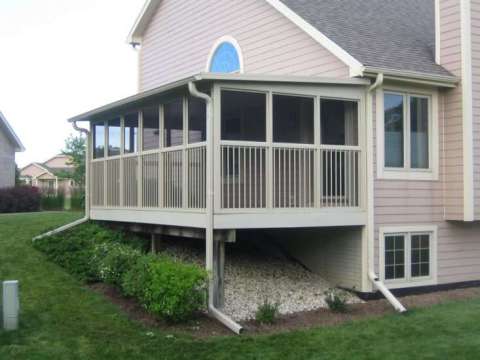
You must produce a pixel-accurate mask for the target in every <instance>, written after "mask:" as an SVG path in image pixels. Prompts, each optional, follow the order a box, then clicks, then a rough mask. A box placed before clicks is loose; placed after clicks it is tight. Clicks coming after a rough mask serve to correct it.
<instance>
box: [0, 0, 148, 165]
mask: <svg viewBox="0 0 480 360" xmlns="http://www.w3.org/2000/svg"><path fill="white" fill-rule="evenodd" d="M143 3H144V0H0V44H1V47H2V48H1V50H0V111H2V112H3V114H4V115H5V117H6V118H7V120H8V122H9V123H10V125H11V126H12V127H13V129H14V131H15V132H16V134H17V135H18V137H19V138H20V140H21V141H22V142H23V145H24V146H25V148H26V151H25V152H22V153H17V155H16V161H17V164H18V165H19V166H20V167H22V166H25V165H27V164H28V163H30V162H34V161H36V162H43V161H46V160H48V159H49V158H50V157H52V156H54V155H55V154H58V153H60V151H61V149H62V148H63V147H64V143H65V139H66V138H67V137H68V136H69V135H70V134H74V133H75V131H74V130H73V128H72V127H71V125H70V124H69V123H67V119H68V118H70V117H72V116H74V115H78V114H80V113H83V112H85V111H88V110H91V109H93V108H96V107H98V106H101V105H104V104H106V103H109V102H112V101H115V100H119V99H121V98H124V97H127V96H130V95H132V94H134V93H136V92H137V81H138V80H137V56H138V55H137V51H136V50H134V49H133V48H132V47H131V46H129V45H128V44H127V43H126V37H127V35H128V33H129V31H130V29H131V27H132V25H133V23H134V21H135V19H136V17H137V15H138V14H139V12H140V10H141V8H142V6H143Z"/></svg>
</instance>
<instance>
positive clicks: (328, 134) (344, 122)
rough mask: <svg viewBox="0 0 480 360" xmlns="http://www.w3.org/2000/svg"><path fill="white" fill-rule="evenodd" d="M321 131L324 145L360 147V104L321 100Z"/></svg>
mask: <svg viewBox="0 0 480 360" xmlns="http://www.w3.org/2000/svg"><path fill="white" fill-rule="evenodd" d="M320 129H321V130H320V131H321V141H322V144H324V145H353V146H357V145H358V104H357V102H355V101H345V100H333V99H321V100H320Z"/></svg>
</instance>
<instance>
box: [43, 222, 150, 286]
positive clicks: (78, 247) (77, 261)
mask: <svg viewBox="0 0 480 360" xmlns="http://www.w3.org/2000/svg"><path fill="white" fill-rule="evenodd" d="M136 240H138V238H137V237H135V236H131V237H127V236H125V234H124V233H123V232H120V231H113V230H111V229H108V228H106V227H105V226H102V225H98V224H95V223H86V224H82V225H80V226H76V227H74V228H73V229H70V230H67V231H65V232H63V233H60V234H57V235H53V236H49V237H46V238H43V239H39V240H37V241H35V242H34V246H35V248H37V249H38V250H40V251H42V252H44V253H45V254H46V255H47V257H48V258H49V259H50V260H52V261H53V262H55V263H57V264H58V265H60V266H62V267H64V268H65V269H67V271H68V272H70V273H71V274H73V275H74V276H76V277H77V278H79V279H81V280H84V281H99V280H101V279H100V276H99V265H100V260H104V259H103V257H102V256H100V255H101V254H100V252H99V248H98V247H99V246H100V245H101V244H107V243H108V244H111V243H128V242H131V243H132V244H133V243H135V242H136ZM142 244H143V243H142V242H141V241H138V245H137V247H140V246H143V245H142ZM105 246H106V247H107V246H108V245H105ZM105 256H106V254H105ZM109 261H110V260H109ZM111 261H112V262H114V261H113V259H112V260H111ZM109 264H111V263H109Z"/></svg>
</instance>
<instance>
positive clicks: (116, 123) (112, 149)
mask: <svg viewBox="0 0 480 360" xmlns="http://www.w3.org/2000/svg"><path fill="white" fill-rule="evenodd" d="M120 134H121V128H120V119H119V118H116V119H112V120H109V121H108V156H117V155H120V141H121V140H120V136H121V135H120Z"/></svg>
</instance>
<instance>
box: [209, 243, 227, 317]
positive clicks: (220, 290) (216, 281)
mask: <svg viewBox="0 0 480 360" xmlns="http://www.w3.org/2000/svg"><path fill="white" fill-rule="evenodd" d="M212 270H213V274H212V276H213V294H212V296H213V299H212V300H213V305H214V306H215V307H216V308H218V309H222V308H223V307H224V305H225V285H224V284H225V241H222V240H214V241H213V269H212Z"/></svg>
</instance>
